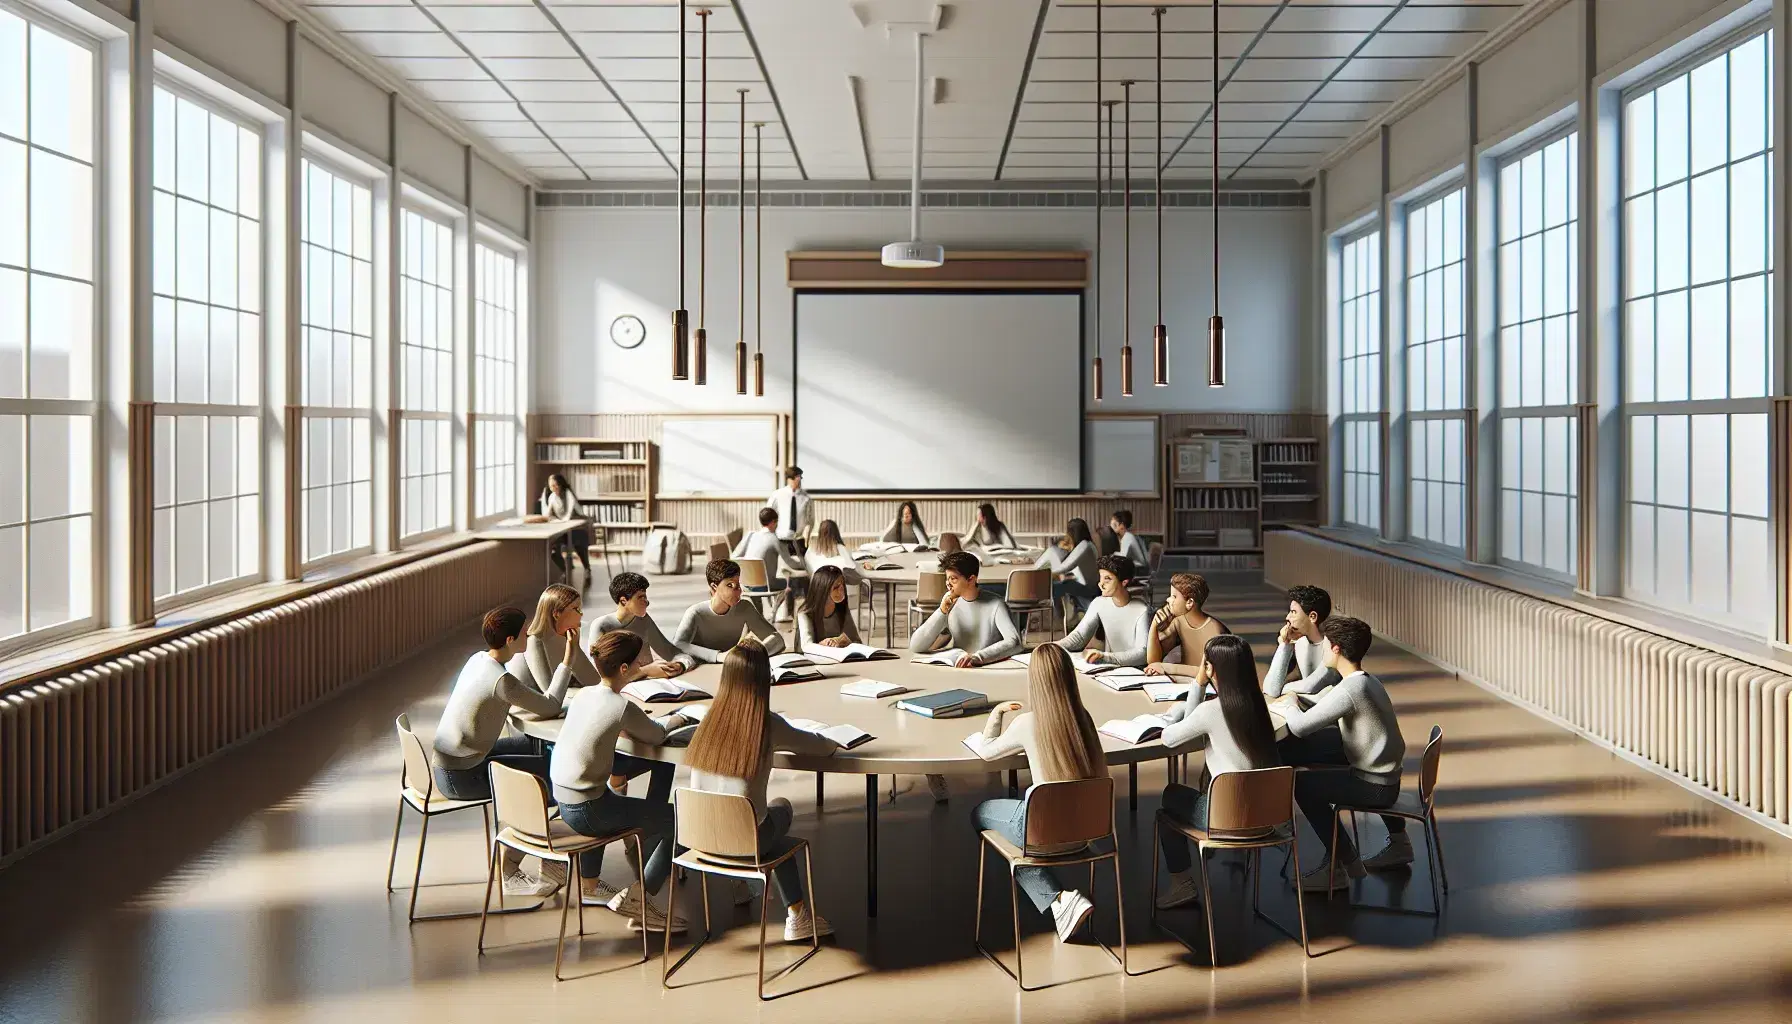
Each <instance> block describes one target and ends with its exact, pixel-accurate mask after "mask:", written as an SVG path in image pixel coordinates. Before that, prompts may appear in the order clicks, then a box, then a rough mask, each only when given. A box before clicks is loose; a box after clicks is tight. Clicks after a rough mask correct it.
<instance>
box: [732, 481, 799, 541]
mask: <svg viewBox="0 0 1792 1024" xmlns="http://www.w3.org/2000/svg"><path fill="white" fill-rule="evenodd" d="M765 505H766V507H767V508H769V509H771V510H772V511H774V512H776V513H778V522H777V524H776V525H775V527H774V528H773V531H772V532H773V533H775V534H776V535H777V538H778V540H780V541H782V542H783V543H784V546H785V550H786V551H788V552H789V553H790V554H791V555H795V556H800V555H802V553H803V550H804V549H805V548H807V547H808V545H809V527H810V526H812V525H814V522H815V520H814V519H813V518H811V517H812V516H813V515H814V511H813V510H814V506H815V501H814V499H813V498H810V497H809V492H808V491H805V490H803V467H801V466H791V467H789V468H787V469H786V470H784V486H782V487H780V488H778V489H777V490H775V491H773V492H772V494H771V497H769V498H767V499H765ZM737 557H738V555H737Z"/></svg>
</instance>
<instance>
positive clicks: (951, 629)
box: [908, 591, 1026, 664]
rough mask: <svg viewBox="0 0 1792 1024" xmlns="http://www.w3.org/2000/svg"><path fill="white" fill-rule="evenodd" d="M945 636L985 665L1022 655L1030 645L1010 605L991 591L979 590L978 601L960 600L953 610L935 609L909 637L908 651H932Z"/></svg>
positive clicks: (973, 599) (970, 599)
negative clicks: (1017, 627)
mask: <svg viewBox="0 0 1792 1024" xmlns="http://www.w3.org/2000/svg"><path fill="white" fill-rule="evenodd" d="M942 635H947V636H950V637H951V638H952V645H953V646H954V647H958V648H960V649H962V650H964V651H967V652H969V653H970V654H972V655H974V656H975V657H976V658H977V660H978V661H980V662H983V663H985V664H987V663H989V662H992V661H1000V660H1002V659H1003V658H1006V657H1010V656H1012V655H1015V654H1019V653H1020V652H1021V651H1022V650H1023V649H1025V647H1026V644H1025V643H1024V642H1023V641H1022V640H1021V636H1020V631H1019V630H1017V629H1015V628H1014V620H1013V619H1012V618H1010V617H1009V616H1008V606H1007V605H1006V604H1003V603H1002V599H1001V598H999V597H997V596H995V595H994V594H991V593H989V592H987V591H978V592H977V596H976V597H975V598H962V597H961V598H959V599H958V600H957V601H955V602H953V604H952V611H951V612H949V613H948V612H946V611H945V610H944V609H943V606H942V607H941V608H935V609H934V610H933V614H932V615H929V616H928V617H927V621H926V622H924V623H922V624H921V628H920V629H917V630H915V635H914V636H913V637H910V638H909V642H908V649H909V650H911V651H914V652H916V653H924V652H927V651H931V650H933V648H934V645H935V644H937V643H938V642H939V639H940V637H941V636H942Z"/></svg>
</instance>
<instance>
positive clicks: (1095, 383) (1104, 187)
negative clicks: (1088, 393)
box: [1089, 0, 1108, 402]
mask: <svg viewBox="0 0 1792 1024" xmlns="http://www.w3.org/2000/svg"><path fill="white" fill-rule="evenodd" d="M1103 106H1104V104H1103V102H1102V99H1101V0H1095V267H1094V270H1093V272H1092V273H1091V274H1090V275H1089V279H1090V280H1092V281H1094V282H1095V360H1094V361H1093V362H1092V363H1090V364H1089V382H1090V386H1091V388H1092V391H1093V397H1094V399H1095V401H1097V402H1099V401H1101V383H1102V382H1101V291H1102V289H1101V273H1102V271H1103V270H1106V269H1107V268H1106V267H1105V266H1104V265H1103V264H1102V262H1101V214H1102V207H1104V206H1106V205H1107V201H1108V184H1107V179H1106V178H1104V177H1103V176H1102V173H1101V111H1102V108H1103Z"/></svg>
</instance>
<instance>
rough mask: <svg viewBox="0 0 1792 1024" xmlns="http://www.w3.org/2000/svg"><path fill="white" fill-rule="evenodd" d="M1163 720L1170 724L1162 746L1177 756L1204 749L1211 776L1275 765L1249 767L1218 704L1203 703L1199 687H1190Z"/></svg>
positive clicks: (1212, 702) (1215, 702)
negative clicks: (1182, 698) (1184, 698)
mask: <svg viewBox="0 0 1792 1024" xmlns="http://www.w3.org/2000/svg"><path fill="white" fill-rule="evenodd" d="M1164 720H1165V721H1167V722H1169V723H1170V724H1169V725H1166V726H1165V727H1164V734H1163V744H1164V746H1165V747H1166V748H1167V749H1169V750H1172V751H1175V752H1176V753H1178V754H1181V753H1186V752H1188V751H1192V750H1201V749H1203V748H1205V749H1206V751H1207V771H1208V774H1210V775H1218V774H1220V773H1221V772H1244V771H1250V770H1251V769H1253V768H1274V767H1275V765H1274V764H1252V763H1251V759H1250V758H1248V757H1246V756H1245V753H1244V750H1243V749H1242V748H1241V747H1239V745H1238V741H1237V740H1236V739H1233V737H1232V730H1231V729H1229V728H1227V726H1226V716H1225V713H1224V712H1222V711H1221V710H1220V702H1219V701H1218V700H1202V699H1201V692H1200V688H1199V687H1190V688H1189V691H1188V699H1187V700H1184V701H1181V702H1178V703H1177V705H1176V706H1175V707H1173V708H1171V709H1170V711H1169V713H1168V714H1166V715H1164Z"/></svg>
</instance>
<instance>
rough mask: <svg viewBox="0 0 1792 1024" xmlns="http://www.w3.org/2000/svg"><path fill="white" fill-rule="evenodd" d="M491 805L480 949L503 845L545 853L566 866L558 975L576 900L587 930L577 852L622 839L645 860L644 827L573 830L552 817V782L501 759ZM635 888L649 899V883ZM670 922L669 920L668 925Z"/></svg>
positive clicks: (544, 858) (495, 772)
mask: <svg viewBox="0 0 1792 1024" xmlns="http://www.w3.org/2000/svg"><path fill="white" fill-rule="evenodd" d="M488 767H489V769H490V771H491V779H492V809H493V811H494V812H495V813H496V814H497V816H498V826H499V829H498V834H497V835H496V836H494V837H492V858H491V866H490V868H489V870H488V872H487V874H486V876H485V905H484V906H482V907H481V908H480V912H479V952H480V955H484V953H485V920H486V916H487V908H489V907H490V906H491V902H492V883H493V882H494V881H496V880H497V877H498V858H499V856H500V854H501V853H502V852H503V849H504V848H505V847H509V848H510V849H512V850H515V851H517V852H518V853H522V854H526V855H529V856H533V857H539V858H541V860H542V862H543V863H553V864H564V865H566V890H565V892H564V894H563V895H562V897H561V900H560V935H559V938H558V939H556V940H555V942H554V980H555V981H561V980H564V979H562V978H561V976H560V962H561V959H562V957H563V956H564V954H565V952H566V913H567V911H568V910H570V909H571V908H572V905H573V904H574V903H577V904H578V905H579V934H580V935H581V936H583V935H584V934H585V901H584V900H583V899H581V898H580V892H579V888H580V887H579V854H581V853H584V852H586V851H587V850H595V849H598V848H600V847H604V846H608V845H610V844H611V843H614V842H617V841H619V840H625V839H626V840H632V841H633V842H634V844H635V863H636V864H637V865H644V864H646V863H647V861H646V860H645V859H644V858H643V857H642V856H641V830H640V829H638V828H630V829H623V830H622V831H620V832H616V833H613V834H611V835H607V836H587V835H582V834H580V833H578V832H574V831H573V829H572V826H570V825H568V824H566V823H565V822H564V821H561V820H560V819H559V818H550V817H549V816H548V787H547V783H546V782H544V781H542V780H541V779H540V778H538V777H536V776H534V775H530V774H529V773H528V772H523V771H518V770H516V769H515V768H510V767H507V766H505V765H502V764H498V763H496V762H493V763H492V764H490V765H489V766H488ZM635 885H636V889H635V892H636V894H637V896H638V897H639V898H640V901H641V902H642V903H643V904H644V903H646V902H647V884H646V882H645V881H642V880H640V879H638V878H637V880H636V882H635ZM668 927H670V925H669V924H668ZM647 956H648V954H647V929H645V928H643V929H641V959H640V960H638V961H636V962H637V963H643V964H644V963H646V962H647Z"/></svg>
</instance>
